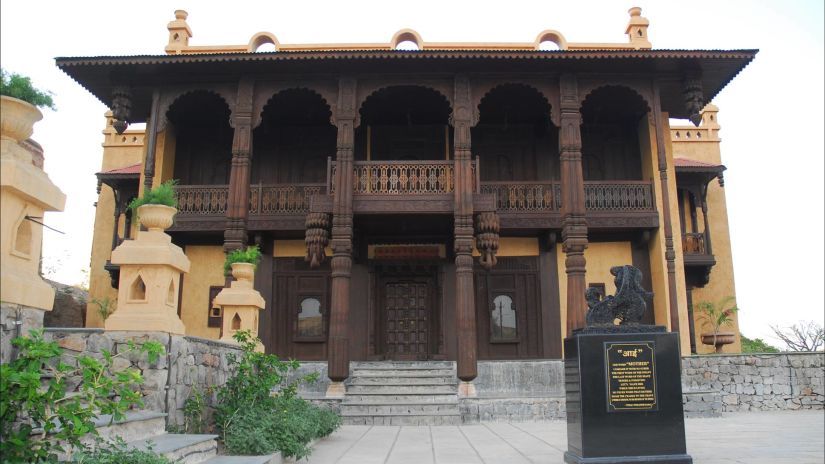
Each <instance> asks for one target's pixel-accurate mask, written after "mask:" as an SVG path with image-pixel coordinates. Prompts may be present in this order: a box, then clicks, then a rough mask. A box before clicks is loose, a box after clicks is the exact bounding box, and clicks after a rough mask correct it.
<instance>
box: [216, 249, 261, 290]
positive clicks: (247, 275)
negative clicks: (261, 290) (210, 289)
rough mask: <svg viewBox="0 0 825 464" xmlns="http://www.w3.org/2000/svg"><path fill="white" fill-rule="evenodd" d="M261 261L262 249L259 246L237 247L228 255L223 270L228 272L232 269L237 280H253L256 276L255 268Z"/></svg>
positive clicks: (225, 272)
mask: <svg viewBox="0 0 825 464" xmlns="http://www.w3.org/2000/svg"><path fill="white" fill-rule="evenodd" d="M260 261H261V250H260V249H258V246H257V245H255V246H250V247H246V249H245V250H244V249H237V250H233V251H231V252H230V253H229V254H228V255H226V261H224V263H223V272H224V274H228V273H229V271H230V269H231V270H232V277H234V278H235V280H243V281H249V282H252V279H253V278H254V277H255V268H256V267H257V266H258V263H259V262H260Z"/></svg>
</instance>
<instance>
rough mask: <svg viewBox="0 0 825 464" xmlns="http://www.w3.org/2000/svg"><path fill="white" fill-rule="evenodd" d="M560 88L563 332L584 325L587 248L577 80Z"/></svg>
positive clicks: (569, 78)
mask: <svg viewBox="0 0 825 464" xmlns="http://www.w3.org/2000/svg"><path fill="white" fill-rule="evenodd" d="M559 86H560V90H561V93H560V95H561V102H560V103H561V104H560V105H559V109H560V110H561V132H560V134H559V158H560V167H561V195H562V200H561V205H562V208H561V210H562V230H561V238H562V249H563V250H564V253H565V259H564V269H565V272H566V273H567V335H568V336H569V335H571V334H572V333H573V329H579V328H582V327H584V319H585V312H586V310H587V302H586V301H585V298H584V293H585V290H586V289H587V288H586V287H587V282H586V280H585V272H586V262H585V259H584V250H585V249H586V248H587V219H586V218H585V209H584V176H583V174H582V138H581V113H580V111H579V98H578V83H577V81H576V76H575V75H572V74H565V75H562V76H561V77H560V79H559Z"/></svg>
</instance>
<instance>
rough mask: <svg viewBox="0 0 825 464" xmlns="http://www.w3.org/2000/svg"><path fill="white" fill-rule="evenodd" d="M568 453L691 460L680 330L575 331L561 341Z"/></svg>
mask: <svg viewBox="0 0 825 464" xmlns="http://www.w3.org/2000/svg"><path fill="white" fill-rule="evenodd" d="M564 353H565V358H564V365H565V377H566V380H565V389H566V391H567V452H566V453H565V454H564V462H567V463H575V464H578V463H582V464H595V463H599V464H608V463H609V464H625V463H628V464H629V463H642V462H643V463H669V464H677V463H678V464H691V463H692V462H693V459H692V458H691V457H690V456H689V455H688V454H687V450H686V448H685V419H684V412H683V410H682V383H681V367H680V360H679V336H678V334H675V333H664V332H659V333H655V332H654V333H619V334H616V333H610V334H603V333H575V334H574V335H573V336H572V337H569V338H567V339H565V340H564Z"/></svg>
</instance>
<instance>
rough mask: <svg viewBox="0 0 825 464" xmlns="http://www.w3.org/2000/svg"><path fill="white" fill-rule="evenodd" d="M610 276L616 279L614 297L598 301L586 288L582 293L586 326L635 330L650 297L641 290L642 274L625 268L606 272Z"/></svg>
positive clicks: (596, 292) (592, 290) (595, 292)
mask: <svg viewBox="0 0 825 464" xmlns="http://www.w3.org/2000/svg"><path fill="white" fill-rule="evenodd" d="M610 273H611V274H613V275H614V276H616V279H615V280H614V283H615V284H616V294H615V295H610V296H606V297H604V298H603V299H601V300H600V299H599V294H598V290H597V289H596V288H593V287H590V288H588V289H587V291H586V292H585V299H586V300H587V307H588V310H587V315H586V319H585V320H586V323H587V326H588V327H609V326H617V325H633V326H638V325H639V323H640V322H641V321H642V316H644V314H645V311H646V310H647V302H646V300H647V299H648V298H651V297H652V296H653V293H651V292H648V291H646V290H645V289H643V288H642V271H640V270H639V269H638V268H635V267H633V266H627V265H625V266H614V267H612V268H610Z"/></svg>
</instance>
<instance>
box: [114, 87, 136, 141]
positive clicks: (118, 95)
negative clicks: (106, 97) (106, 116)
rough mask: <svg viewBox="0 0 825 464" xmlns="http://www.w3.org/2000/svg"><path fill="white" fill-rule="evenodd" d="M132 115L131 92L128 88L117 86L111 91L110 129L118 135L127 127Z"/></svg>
mask: <svg viewBox="0 0 825 464" xmlns="http://www.w3.org/2000/svg"><path fill="white" fill-rule="evenodd" d="M131 113H132V90H131V89H129V87H125V86H117V87H114V88H113V89H112V117H113V118H114V121H113V122H112V127H114V128H115V131H116V132H117V133H118V135H120V134H122V133H123V132H124V131H125V130H126V128H127V127H129V119H130V118H131Z"/></svg>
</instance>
